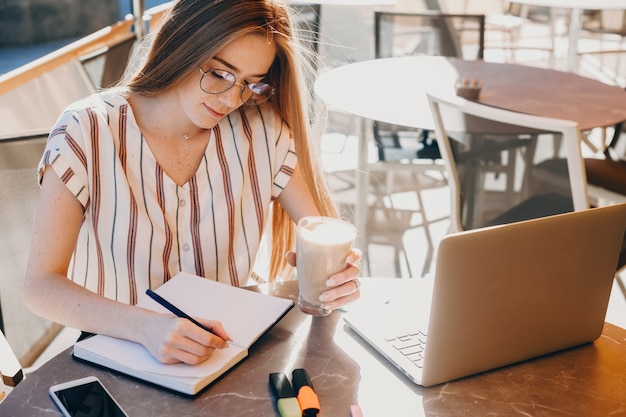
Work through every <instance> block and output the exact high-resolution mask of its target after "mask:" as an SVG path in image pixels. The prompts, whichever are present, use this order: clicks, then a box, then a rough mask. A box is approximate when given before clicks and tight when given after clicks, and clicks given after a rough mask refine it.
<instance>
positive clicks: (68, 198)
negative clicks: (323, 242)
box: [25, 0, 360, 364]
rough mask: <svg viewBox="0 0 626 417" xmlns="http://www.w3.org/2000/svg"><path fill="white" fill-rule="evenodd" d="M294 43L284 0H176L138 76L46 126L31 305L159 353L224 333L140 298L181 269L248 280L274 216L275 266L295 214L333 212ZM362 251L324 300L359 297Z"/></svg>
mask: <svg viewBox="0 0 626 417" xmlns="http://www.w3.org/2000/svg"><path fill="white" fill-rule="evenodd" d="M296 51H297V47H296V44H295V39H294V35H293V28H292V26H291V23H290V17H289V15H288V10H287V8H286V6H285V5H284V4H281V3H278V2H277V1H272V0H179V1H178V2H176V3H175V4H174V5H173V6H172V9H171V10H170V12H169V14H168V15H167V16H165V17H164V19H163V25H162V27H161V28H160V29H159V31H158V32H157V33H156V35H155V38H154V39H153V41H152V43H151V45H150V48H149V50H148V54H147V55H146V57H145V61H144V63H143V64H141V65H140V68H139V70H138V71H136V73H135V74H134V75H133V76H132V78H130V80H129V81H128V82H126V83H124V84H123V85H122V86H120V87H118V88H116V89H112V90H109V91H104V92H101V93H99V94H96V95H94V96H92V97H90V98H88V99H86V100H84V101H81V102H78V103H75V104H74V105H72V106H70V108H68V109H67V111H65V112H64V113H63V115H61V117H60V118H59V120H58V122H57V125H56V127H55V128H54V130H53V131H52V133H51V134H50V138H49V141H48V145H47V147H46V151H45V154H44V156H43V158H42V161H41V163H40V182H41V187H42V189H41V197H40V202H39V208H38V211H37V215H36V220H35V226H34V230H35V232H34V235H33V239H32V244H31V251H30V257H29V262H28V268H27V273H26V280H25V299H26V302H27V304H28V305H29V307H30V308H31V310H33V311H34V312H35V313H37V314H39V315H42V316H45V317H47V318H49V319H51V320H54V321H56V322H59V323H62V324H65V325H68V326H70V327H74V328H77V329H81V330H83V331H86V332H93V333H100V334H106V335H110V336H114V337H118V338H124V339H128V340H132V341H135V342H138V343H141V344H143V345H144V346H145V347H146V348H147V349H148V350H149V351H150V352H151V354H152V355H153V356H154V357H155V358H157V359H158V360H159V361H161V362H164V363H175V362H185V363H190V364H195V363H199V362H202V361H204V360H205V359H206V358H208V356H210V354H211V353H212V352H213V350H214V349H216V348H224V347H225V346H226V345H227V344H226V341H228V340H229V337H228V333H227V329H223V328H222V326H221V324H220V323H219V322H216V321H203V324H205V325H206V326H207V327H208V328H210V329H211V330H212V331H213V333H215V335H213V334H211V333H209V332H206V331H204V330H202V329H200V328H199V327H197V326H195V325H193V324H192V323H191V322H189V321H187V320H184V319H179V318H175V317H172V316H171V315H161V314H156V313H153V312H149V311H146V310H144V309H141V308H138V307H135V306H134V304H135V303H136V301H137V297H138V296H139V295H140V294H142V293H143V292H145V290H146V289H147V288H153V289H154V288H156V287H158V286H159V285H161V284H163V283H164V282H166V281H167V280H168V279H169V278H171V277H172V276H174V275H175V274H176V273H177V272H179V271H181V270H184V271H187V272H192V273H195V274H197V275H200V276H203V277H206V278H207V279H214V280H217V281H220V282H224V283H228V284H231V285H236V286H238V285H245V282H246V279H247V278H248V276H249V275H250V273H251V272H252V267H253V264H254V261H255V258H256V254H257V251H258V248H259V244H260V241H261V237H262V232H263V230H264V227H265V224H266V220H268V218H269V217H271V220H270V221H271V236H272V252H273V253H272V256H271V262H270V276H271V277H277V276H278V275H279V273H282V272H284V271H285V270H286V268H287V267H288V265H287V262H286V259H285V253H286V252H287V251H288V250H289V249H290V248H292V246H293V229H294V221H297V220H298V219H300V218H301V217H303V216H308V215H329V216H337V211H336V209H335V207H334V206H333V204H332V202H331V201H330V198H329V195H328V190H327V188H326V187H325V185H324V181H323V177H322V174H321V172H320V169H319V167H318V164H317V161H316V159H315V156H314V155H315V153H314V152H313V151H312V149H313V147H312V144H311V143H310V139H309V137H308V132H307V128H308V126H309V122H308V120H307V114H308V110H307V109H306V108H305V107H304V105H303V102H304V97H305V96H306V94H303V93H302V91H304V90H301V88H302V86H303V85H304V80H303V72H302V64H303V62H302V60H301V59H300V57H299V54H298V53H296ZM287 258H288V259H287V260H288V261H289V264H291V265H292V266H293V264H294V263H295V261H294V254H293V253H289V256H288V257H287ZM359 259H360V252H359V251H358V250H355V251H354V253H352V254H351V255H350V256H349V257H348V260H347V261H349V263H348V265H347V267H346V269H345V270H344V271H343V272H340V273H338V274H335V275H333V276H331V277H329V279H328V286H329V289H328V291H326V292H325V293H324V294H323V295H322V297H321V298H322V301H324V302H325V303H326V305H325V306H326V308H328V309H336V308H338V307H341V306H343V305H345V304H346V303H349V302H351V301H354V300H355V299H356V298H358V296H359V288H358V287H359V285H358V274H359V269H358V267H357V266H355V263H356V262H357V261H358V260H359ZM68 275H69V278H70V279H68ZM244 319H245V318H244Z"/></svg>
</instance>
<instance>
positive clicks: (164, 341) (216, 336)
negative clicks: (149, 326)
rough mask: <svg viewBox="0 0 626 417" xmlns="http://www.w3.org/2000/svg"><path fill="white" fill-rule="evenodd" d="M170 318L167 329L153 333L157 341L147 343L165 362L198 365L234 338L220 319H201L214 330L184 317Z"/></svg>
mask: <svg viewBox="0 0 626 417" xmlns="http://www.w3.org/2000/svg"><path fill="white" fill-rule="evenodd" d="M167 319H168V323H167V326H168V327H167V330H165V331H163V330H161V331H159V334H157V335H153V337H152V339H153V340H155V343H154V344H153V345H146V348H148V350H149V351H150V353H152V355H153V356H154V357H155V358H156V359H157V360H159V361H160V362H162V363H167V364H171V363H179V362H183V363H187V364H189V365H197V364H200V363H202V362H204V361H206V360H207V359H208V358H209V357H210V356H211V355H212V354H213V352H214V351H215V349H224V348H226V347H228V343H227V342H226V341H228V340H230V336H228V333H227V332H226V331H225V330H224V328H223V327H222V324H221V323H220V322H218V321H212V320H201V319H200V320H199V321H200V322H201V323H202V324H203V325H204V326H205V327H207V328H208V329H210V330H211V332H213V333H211V332H208V331H206V330H204V329H202V328H201V327H199V326H197V325H196V324H194V323H192V322H191V321H189V320H187V319H184V318H177V317H167ZM161 329H162V328H161ZM157 330H158V328H157Z"/></svg>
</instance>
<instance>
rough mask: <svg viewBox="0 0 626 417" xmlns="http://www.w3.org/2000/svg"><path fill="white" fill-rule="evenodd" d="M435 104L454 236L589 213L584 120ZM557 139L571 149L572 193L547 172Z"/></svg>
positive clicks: (449, 101) (464, 103) (448, 101)
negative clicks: (546, 176) (552, 181)
mask: <svg viewBox="0 0 626 417" xmlns="http://www.w3.org/2000/svg"><path fill="white" fill-rule="evenodd" d="M429 102H430V105H431V108H432V111H433V117H434V118H435V126H436V129H435V130H436V134H437V140H438V142H439V146H440V149H441V152H442V156H443V159H444V162H445V165H446V168H447V171H448V182H449V185H450V202H451V207H450V211H451V214H450V222H451V223H450V224H451V230H450V231H451V232H458V231H461V230H470V229H476V228H480V227H486V226H491V225H496V224H505V223H512V222H516V221H522V220H528V219H532V218H537V217H544V216H549V215H554V214H559V213H564V212H568V211H573V210H582V209H586V208H589V200H588V198H587V187H586V177H585V170H584V165H583V163H582V156H581V150H580V143H581V136H580V131H579V129H578V126H577V125H576V123H574V122H570V121H564V120H557V119H551V118H545V117H538V116H532V115H527V114H521V113H516V112H511V111H507V110H503V109H499V108H494V107H490V106H486V105H483V104H480V103H477V102H471V101H468V100H465V99H462V98H459V97H454V98H442V97H436V96H429ZM557 138H558V139H561V142H562V143H563V144H564V147H565V154H566V160H567V168H568V176H567V177H568V182H567V184H568V185H569V187H567V189H564V188H563V187H561V186H559V187H555V186H552V184H550V183H549V182H546V181H544V175H543V172H542V171H540V169H541V167H540V163H541V162H542V161H543V160H545V159H546V158H552V157H553V141H554V140H555V139H557ZM560 185H562V184H560Z"/></svg>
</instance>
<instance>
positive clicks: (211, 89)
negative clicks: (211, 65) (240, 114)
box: [200, 68, 274, 105]
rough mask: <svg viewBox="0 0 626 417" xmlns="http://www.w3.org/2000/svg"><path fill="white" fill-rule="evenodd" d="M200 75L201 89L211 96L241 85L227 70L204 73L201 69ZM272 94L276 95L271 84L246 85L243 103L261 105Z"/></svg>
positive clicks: (213, 70) (243, 88) (242, 93)
mask: <svg viewBox="0 0 626 417" xmlns="http://www.w3.org/2000/svg"><path fill="white" fill-rule="evenodd" d="M200 73H202V77H201V78H200V88H201V89H202V90H203V91H204V92H206V93H209V94H219V93H223V92H225V91H228V90H229V89H231V88H232V87H233V86H234V85H235V84H239V83H237V79H236V78H235V75H234V74H232V73H230V72H228V71H226V70H218V69H209V70H207V71H203V70H202V68H200ZM239 85H241V84H239ZM272 94H274V88H273V87H272V86H271V85H269V84H265V83H262V82H258V83H250V84H245V85H243V86H242V89H241V101H243V103H244V104H250V105H255V104H261V103H263V102H265V101H267V100H268V99H269V98H270V97H271V96H272Z"/></svg>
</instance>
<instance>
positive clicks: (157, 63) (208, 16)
mask: <svg viewBox="0 0 626 417" xmlns="http://www.w3.org/2000/svg"><path fill="white" fill-rule="evenodd" d="M259 32H261V33H263V34H264V35H265V36H267V37H268V40H270V39H271V40H272V41H274V42H275V43H276V46H277V54H276V59H275V61H274V62H273V64H272V65H271V67H270V70H269V72H268V75H267V77H266V80H267V83H269V84H271V85H273V86H275V87H276V88H277V94H276V96H275V97H273V98H272V103H273V104H274V105H275V108H276V109H277V111H278V113H279V114H280V116H281V117H282V118H283V120H284V121H285V122H286V123H287V125H288V126H289V128H290V129H291V131H292V133H293V137H294V138H295V147H296V153H297V155H298V166H299V170H300V172H301V173H302V176H303V177H304V180H305V182H306V185H307V187H308V188H309V190H310V191H311V193H312V194H313V197H314V199H315V201H316V202H317V205H318V207H317V208H318V210H319V211H320V213H321V214H322V215H326V216H334V217H337V216H338V210H337V207H336V206H335V205H334V203H333V201H332V200H331V198H330V193H329V190H328V187H327V184H326V180H325V177H324V173H323V171H322V169H321V165H320V163H319V152H318V151H317V150H318V147H317V146H316V143H315V142H314V141H313V138H312V137H311V133H310V131H311V121H310V120H309V115H310V114H315V113H314V112H311V111H310V109H309V106H310V105H311V100H310V97H311V94H310V93H309V91H308V87H307V86H308V85H310V83H311V82H312V74H313V71H312V69H311V65H310V63H311V62H313V60H312V59H310V58H309V59H307V58H306V57H305V54H310V53H311V52H310V51H307V50H305V49H304V48H303V47H302V43H301V42H300V40H299V38H298V36H297V29H295V27H294V25H293V18H292V15H291V9H290V8H289V7H288V6H287V5H286V4H285V3H283V2H282V1H280V0H178V1H176V2H175V3H174V4H173V6H172V8H171V9H170V10H169V11H168V13H167V14H166V15H165V16H164V18H163V21H162V24H161V26H160V28H159V29H158V31H157V32H156V33H155V34H154V37H153V38H152V39H151V41H150V46H149V49H148V53H147V55H146V56H145V60H144V62H143V63H142V64H141V65H140V66H139V68H138V70H137V71H135V72H134V74H132V78H130V79H129V80H128V81H127V82H125V83H124V85H125V87H126V88H127V89H128V91H129V92H130V93H142V94H157V93H159V92H162V91H165V90H168V89H170V88H173V87H175V86H176V85H177V84H178V83H179V82H181V81H182V80H184V79H185V78H186V77H187V76H189V75H190V74H191V72H193V71H197V69H198V67H200V66H201V65H202V64H203V63H204V62H205V61H206V60H207V59H208V58H211V57H213V56H215V55H216V54H217V53H218V51H220V50H221V49H222V48H223V47H224V46H225V45H226V44H228V43H229V42H231V41H232V40H234V39H236V38H238V37H240V36H242V35H245V34H249V33H259ZM313 59H314V57H313ZM271 221H272V223H271V229H270V230H269V231H270V233H271V255H270V262H269V279H270V280H275V279H277V278H282V277H285V276H286V273H287V272H288V265H287V263H286V259H285V253H286V252H287V251H288V250H291V249H292V248H293V246H294V239H295V238H294V230H295V225H294V222H293V221H292V220H291V218H290V217H289V215H288V214H287V213H286V212H285V210H284V209H283V208H282V207H281V206H280V205H279V204H276V203H275V202H274V203H272V220H271ZM266 230H267V229H266Z"/></svg>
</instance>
